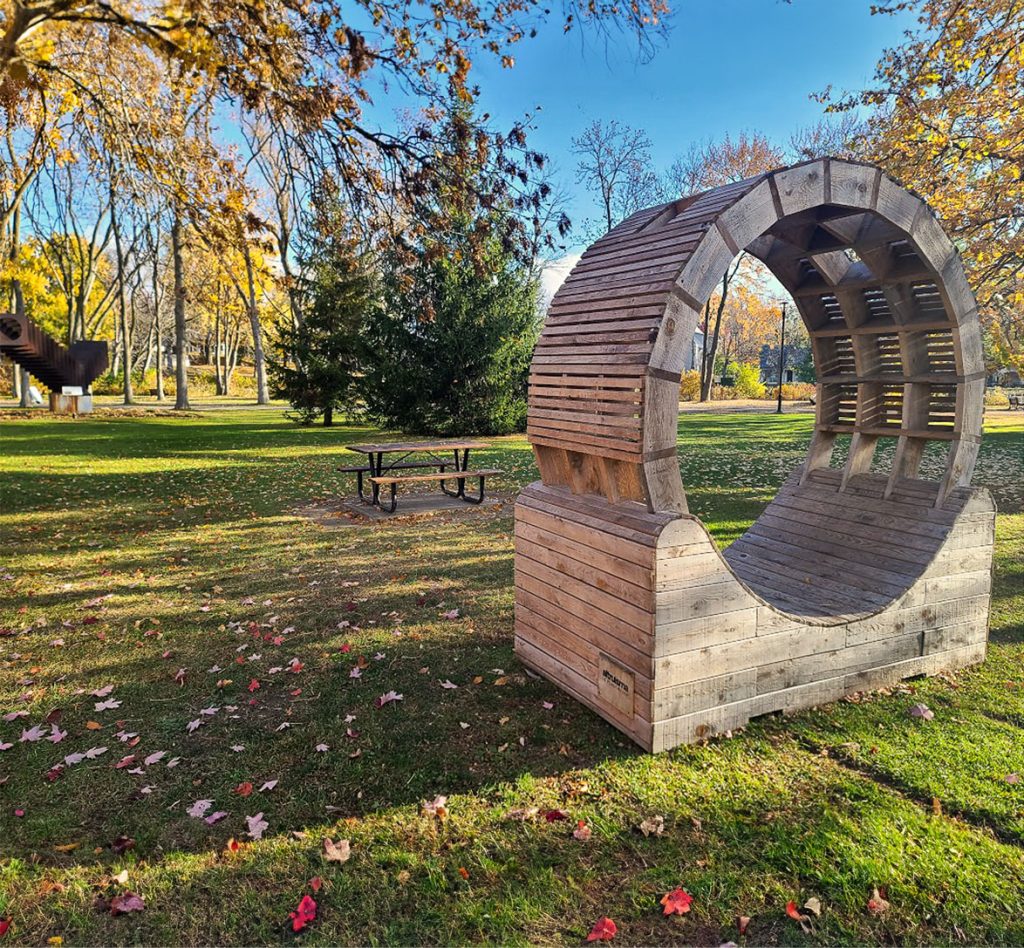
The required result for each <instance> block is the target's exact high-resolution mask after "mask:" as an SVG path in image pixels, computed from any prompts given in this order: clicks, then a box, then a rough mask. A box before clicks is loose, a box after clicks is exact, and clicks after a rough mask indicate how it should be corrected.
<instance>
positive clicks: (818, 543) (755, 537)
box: [723, 468, 966, 621]
mask: <svg viewBox="0 0 1024 948" xmlns="http://www.w3.org/2000/svg"><path fill="white" fill-rule="evenodd" d="M841 478H842V471H840V470H837V469H831V468H826V469H819V470H816V471H812V472H811V474H810V476H809V477H808V479H807V481H806V483H804V484H803V485H801V484H800V483H799V477H798V475H794V476H793V477H791V478H790V480H789V481H788V482H787V483H786V484H785V485H784V486H783V487H782V489H781V490H780V491H779V493H778V495H777V496H776V497H775V499H774V500H773V501H772V502H771V503H770V504H769V505H768V507H767V508H766V509H765V510H764V512H763V513H762V514H761V516H760V517H759V518H758V519H757V521H756V522H755V523H754V525H753V526H752V527H751V528H750V529H749V530H748V531H747V532H746V533H745V534H744V535H743V536H742V537H740V539H738V540H737V541H736V542H735V543H733V544H732V545H731V546H730V547H729V548H728V549H727V550H725V552H724V554H723V555H724V557H725V559H726V561H727V562H728V563H729V565H730V567H732V569H733V571H734V572H735V574H736V576H737V577H738V578H739V579H740V580H741V581H742V582H743V583H744V585H746V586H747V587H748V588H749V589H750V590H751V591H752V592H754V593H755V594H757V595H758V596H760V597H761V598H762V599H764V600H765V601H766V602H768V603H770V604H771V605H773V606H775V607H776V608H777V609H779V610H781V611H783V612H786V613H789V614H790V615H798V616H804V617H809V618H824V617H834V618H836V620H837V621H840V620H841V621H849V620H850V619H851V618H854V617H858V616H863V615H870V614H871V613H873V612H877V611H878V610H879V609H881V608H883V607H884V606H886V605H887V604H889V603H890V602H892V601H893V600H894V599H896V598H897V597H899V596H900V595H902V594H903V593H904V592H905V591H906V590H908V589H909V588H910V587H911V586H912V585H913V583H914V582H915V580H916V579H917V578H918V577H919V576H920V575H921V574H922V573H923V572H924V570H925V569H926V568H927V566H928V565H929V563H931V562H932V560H933V559H934V558H935V556H936V554H937V553H938V551H939V549H940V548H941V546H942V544H943V543H944V542H945V540H946V539H947V537H948V531H949V527H950V525H951V524H952V523H953V522H954V520H955V519H956V517H957V515H958V514H959V513H960V512H961V508H962V505H963V498H964V497H965V496H966V494H965V492H963V491H958V492H954V495H953V496H951V497H950V499H949V502H948V503H947V504H946V505H944V506H943V507H939V508H937V507H936V506H935V495H936V493H937V491H938V485H937V484H932V483H928V482H926V481H920V480H915V481H906V482H903V483H901V484H898V485H897V486H896V487H895V488H894V489H893V490H892V492H891V494H890V496H889V497H888V498H885V497H884V494H885V491H886V486H887V484H888V478H887V477H885V476H881V475H877V474H861V475H857V476H856V477H853V478H851V479H850V480H849V482H848V483H847V486H846V489H845V490H844V491H842V492H840V491H839V490H838V488H839V484H840V481H841Z"/></svg>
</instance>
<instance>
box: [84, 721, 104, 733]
mask: <svg viewBox="0 0 1024 948" xmlns="http://www.w3.org/2000/svg"><path fill="white" fill-rule="evenodd" d="M85 728H86V730H88V731H102V730H103V725H102V724H100V722H99V721H86V722H85Z"/></svg>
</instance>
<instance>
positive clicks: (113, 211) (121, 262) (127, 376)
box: [110, 177, 135, 405]
mask: <svg viewBox="0 0 1024 948" xmlns="http://www.w3.org/2000/svg"><path fill="white" fill-rule="evenodd" d="M110 217H111V221H112V223H113V229H114V257H115V258H116V260H117V305H118V309H119V315H120V317H121V349H122V354H123V358H124V362H123V368H124V372H123V385H124V403H125V404H126V405H130V404H132V402H133V401H134V400H135V399H134V393H133V392H132V331H131V327H130V326H129V325H128V306H127V305H126V303H125V298H124V267H125V259H124V253H123V248H122V247H121V224H120V222H119V221H118V219H117V208H116V206H115V205H114V185H113V177H111V184H110Z"/></svg>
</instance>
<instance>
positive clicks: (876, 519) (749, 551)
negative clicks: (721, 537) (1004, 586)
mask: <svg viewBox="0 0 1024 948" xmlns="http://www.w3.org/2000/svg"><path fill="white" fill-rule="evenodd" d="M800 475H801V472H800V471H796V472H795V473H794V474H793V476H792V477H791V478H790V480H789V481H788V482H787V484H786V485H785V486H784V487H783V489H782V490H781V491H780V492H779V496H778V497H777V498H776V499H775V500H774V501H773V502H772V503H771V504H770V505H769V506H768V508H767V509H766V510H765V512H764V514H763V515H762V517H761V518H759V520H758V522H757V524H755V526H754V527H753V528H751V531H749V532H748V534H747V535H746V536H745V537H744V538H743V539H742V540H740V541H737V543H736V544H734V546H733V547H732V548H730V550H728V551H726V553H725V554H724V555H723V554H722V553H720V552H719V551H718V549H717V547H716V546H715V544H714V541H713V540H712V539H711V537H710V536H709V535H708V533H707V531H706V530H705V528H704V526H703V524H701V523H700V521H699V520H697V519H696V518H695V517H692V516H688V515H681V516H678V515H673V514H666V513H649V512H648V510H647V509H646V507H644V506H642V505H641V504H637V503H629V502H626V503H623V502H620V503H617V504H609V503H607V502H606V501H604V500H603V499H602V498H600V497H595V496H593V495H574V494H572V493H571V492H570V491H569V490H568V489H566V488H562V487H549V486H545V485H543V484H540V483H538V484H533V485H531V486H530V487H528V488H527V489H526V490H524V491H523V493H522V494H521V496H520V499H519V501H518V502H517V504H516V618H515V650H516V654H517V655H518V656H519V658H520V659H521V660H522V661H523V662H525V663H526V664H527V665H529V666H530V667H531V668H533V669H535V670H536V671H538V672H540V673H541V674H543V675H545V676H546V677H547V678H549V679H551V680H552V681H553V682H555V683H556V684H558V685H559V686H560V687H562V688H564V689H565V690H566V691H568V692H569V693H570V694H572V695H573V696H574V697H575V698H577V699H578V700H580V701H581V702H583V703H584V704H586V705H587V706H589V707H590V708H592V709H593V710H595V711H596V712H597V713H598V714H600V715H602V716H603V717H605V718H606V719H607V720H608V721H610V722H611V723H612V724H614V725H615V726H616V727H617V728H619V729H620V730H622V731H623V732H624V733H626V734H628V735H629V736H630V737H631V738H632V739H633V740H635V741H636V742H637V743H638V744H639V745H640V746H641V747H643V748H644V749H645V750H648V751H661V750H666V749H668V748H671V747H674V746H676V745H678V744H683V743H689V742H693V741H698V740H701V739H703V738H707V737H710V736H712V735H714V734H717V733H721V732H723V731H727V730H731V729H734V728H738V727H741V726H742V725H744V724H746V723H747V722H748V721H749V720H750V719H751V718H753V717H757V716H758V715H763V714H768V713H771V712H777V711H783V712H790V711H795V710H798V709H801V708H807V707H811V706H814V705H818V704H823V703H827V702H830V701H834V700H837V699H839V698H841V697H843V696H844V695H848V694H851V693H855V692H858V691H865V690H870V689H873V688H880V687H885V686H888V685H891V684H893V683H895V682H897V681H899V680H901V679H903V678H908V677H912V676H916V675H923V674H935V673H937V672H941V671H946V670H950V669H954V668H960V667H963V666H966V665H970V664H973V663H975V662H980V661H981V660H983V658H984V656H985V648H986V641H987V636H988V612H989V595H990V588H991V564H992V548H993V540H994V521H995V508H994V505H993V503H992V500H991V497H990V496H989V494H988V492H987V491H985V490H983V489H979V488H958V489H957V490H955V491H953V492H952V494H951V495H950V497H949V498H948V500H947V502H946V504H945V506H943V507H941V508H936V507H935V506H934V503H935V492H936V491H937V490H938V488H937V486H936V485H929V484H926V483H924V482H921V481H906V482H901V483H900V484H899V485H897V486H896V488H895V489H893V488H892V486H891V485H889V484H888V478H886V477H879V476H878V475H871V474H861V475H856V476H854V477H850V478H848V479H847V480H846V483H845V485H843V486H842V488H841V489H840V484H841V472H839V471H815V472H811V474H810V476H809V477H808V478H807V479H806V482H805V483H804V484H800V483H799V482H800ZM887 490H888V491H889V496H888V497H884V496H883V495H884V494H885V492H886V491H887ZM787 525H788V526H787ZM783 553H784V555H783ZM876 566H878V568H880V569H884V570H885V576H886V582H885V584H882V583H881V582H879V581H876V580H875V578H874V576H873V573H872V570H873V569H875V568H876ZM741 576H742V579H741V578H740V577H741Z"/></svg>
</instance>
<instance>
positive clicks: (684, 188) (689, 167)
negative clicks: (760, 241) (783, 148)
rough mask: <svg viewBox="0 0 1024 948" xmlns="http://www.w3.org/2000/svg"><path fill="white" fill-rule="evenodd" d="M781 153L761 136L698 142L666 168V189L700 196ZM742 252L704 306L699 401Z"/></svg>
mask: <svg viewBox="0 0 1024 948" xmlns="http://www.w3.org/2000/svg"><path fill="white" fill-rule="evenodd" d="M783 161H784V159H783V156H782V153H781V152H780V151H779V149H778V148H776V147H775V146H774V145H772V144H771V142H769V141H768V139H767V138H766V137H765V136H764V135H761V134H760V133H757V132H753V133H749V132H741V133H740V135H739V136H738V137H737V138H736V139H735V141H734V140H733V139H732V138H731V137H730V136H729V135H726V136H725V138H723V139H722V140H721V141H720V142H711V141H708V142H704V143H697V144H694V145H692V146H691V147H690V149H689V151H687V152H686V154H684V155H682V156H680V157H679V158H677V159H676V160H675V161H674V162H673V163H672V165H671V166H670V167H669V170H668V173H667V175H666V180H665V189H666V190H667V191H668V192H669V193H670V194H671V195H672V196H673V197H686V196H688V195H691V194H699V193H701V192H702V191H707V190H709V189H711V188H717V187H721V186H722V185H724V184H731V183H733V182H734V181H742V180H744V179H745V178H752V177H754V176H755V175H759V174H764V173H765V172H766V171H771V170H772V169H774V168H778V167H779V166H780V165H781V164H783ZM746 256H747V255H746V254H745V253H741V254H740V255H739V256H738V257H737V258H736V259H735V260H734V261H733V262H732V263H731V264H730V265H729V268H728V269H727V270H726V271H725V273H723V274H722V280H721V284H720V286H719V288H718V292H717V295H716V296H713V297H712V298H709V299H708V301H707V303H706V305H705V306H704V318H703V325H702V329H703V332H704V351H703V356H702V358H701V364H700V400H701V401H702V402H706V401H707V400H708V399H709V398H710V397H711V385H712V383H713V381H714V374H715V372H714V369H715V359H716V358H717V357H718V346H719V343H720V341H721V335H722V318H723V317H724V315H725V311H726V306H727V305H728V301H729V289H730V287H731V285H732V283H733V280H734V279H735V278H736V275H737V273H739V271H740V267H741V266H742V265H743V262H744V259H745V258H746Z"/></svg>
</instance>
